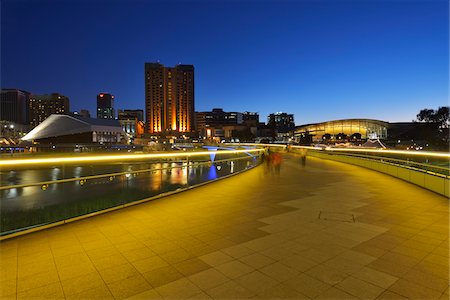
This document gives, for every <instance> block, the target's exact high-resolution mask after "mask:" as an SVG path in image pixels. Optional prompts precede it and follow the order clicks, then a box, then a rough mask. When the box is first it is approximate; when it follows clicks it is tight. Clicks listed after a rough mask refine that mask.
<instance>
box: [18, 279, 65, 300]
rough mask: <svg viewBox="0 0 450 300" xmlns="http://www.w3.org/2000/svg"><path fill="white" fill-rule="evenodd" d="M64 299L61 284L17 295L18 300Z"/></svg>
mask: <svg viewBox="0 0 450 300" xmlns="http://www.w3.org/2000/svg"><path fill="white" fill-rule="evenodd" d="M32 298H38V299H64V293H63V290H62V287H61V284H60V283H59V282H55V283H52V284H49V285H46V286H42V287H38V288H35V289H30V290H26V291H23V292H19V293H17V299H32Z"/></svg>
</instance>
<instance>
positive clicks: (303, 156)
mask: <svg viewBox="0 0 450 300" xmlns="http://www.w3.org/2000/svg"><path fill="white" fill-rule="evenodd" d="M306 153H307V150H306V149H304V148H301V149H300V161H301V163H302V167H303V168H304V167H305V166H306Z"/></svg>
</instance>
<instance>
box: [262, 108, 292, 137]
mask: <svg viewBox="0 0 450 300" xmlns="http://www.w3.org/2000/svg"><path fill="white" fill-rule="evenodd" d="M267 125H268V126H270V127H273V128H275V129H276V130H277V132H278V133H288V132H289V131H292V130H294V129H295V123H294V115H293V114H287V113H282V112H277V113H274V114H270V115H269V116H268V117H267Z"/></svg>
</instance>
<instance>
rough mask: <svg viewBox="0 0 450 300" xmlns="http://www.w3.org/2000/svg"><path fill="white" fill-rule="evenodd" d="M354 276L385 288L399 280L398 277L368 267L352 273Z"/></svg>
mask: <svg viewBox="0 0 450 300" xmlns="http://www.w3.org/2000/svg"><path fill="white" fill-rule="evenodd" d="M352 276H353V277H356V278H358V279H361V280H364V281H366V282H369V283H371V284H374V285H376V286H379V287H381V288H384V289H387V288H389V287H390V286H391V285H392V284H394V282H396V281H397V280H398V277H395V276H392V275H389V274H387V273H383V272H379V271H377V270H374V269H371V268H367V267H364V268H362V269H361V270H359V271H358V272H356V273H354V274H352Z"/></svg>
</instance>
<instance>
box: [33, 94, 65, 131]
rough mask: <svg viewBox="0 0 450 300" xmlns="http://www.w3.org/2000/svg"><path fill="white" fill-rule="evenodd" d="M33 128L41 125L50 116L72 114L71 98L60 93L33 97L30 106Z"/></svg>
mask: <svg viewBox="0 0 450 300" xmlns="http://www.w3.org/2000/svg"><path fill="white" fill-rule="evenodd" d="M28 109H29V110H28V112H29V120H30V125H31V127H35V126H37V125H39V124H41V123H42V122H43V121H44V120H45V119H47V118H48V117H49V116H50V115H53V114H58V115H65V114H69V113H70V107H69V98H68V97H66V96H63V95H61V94H58V93H53V94H51V95H31V96H30V102H29V106H28Z"/></svg>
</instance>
